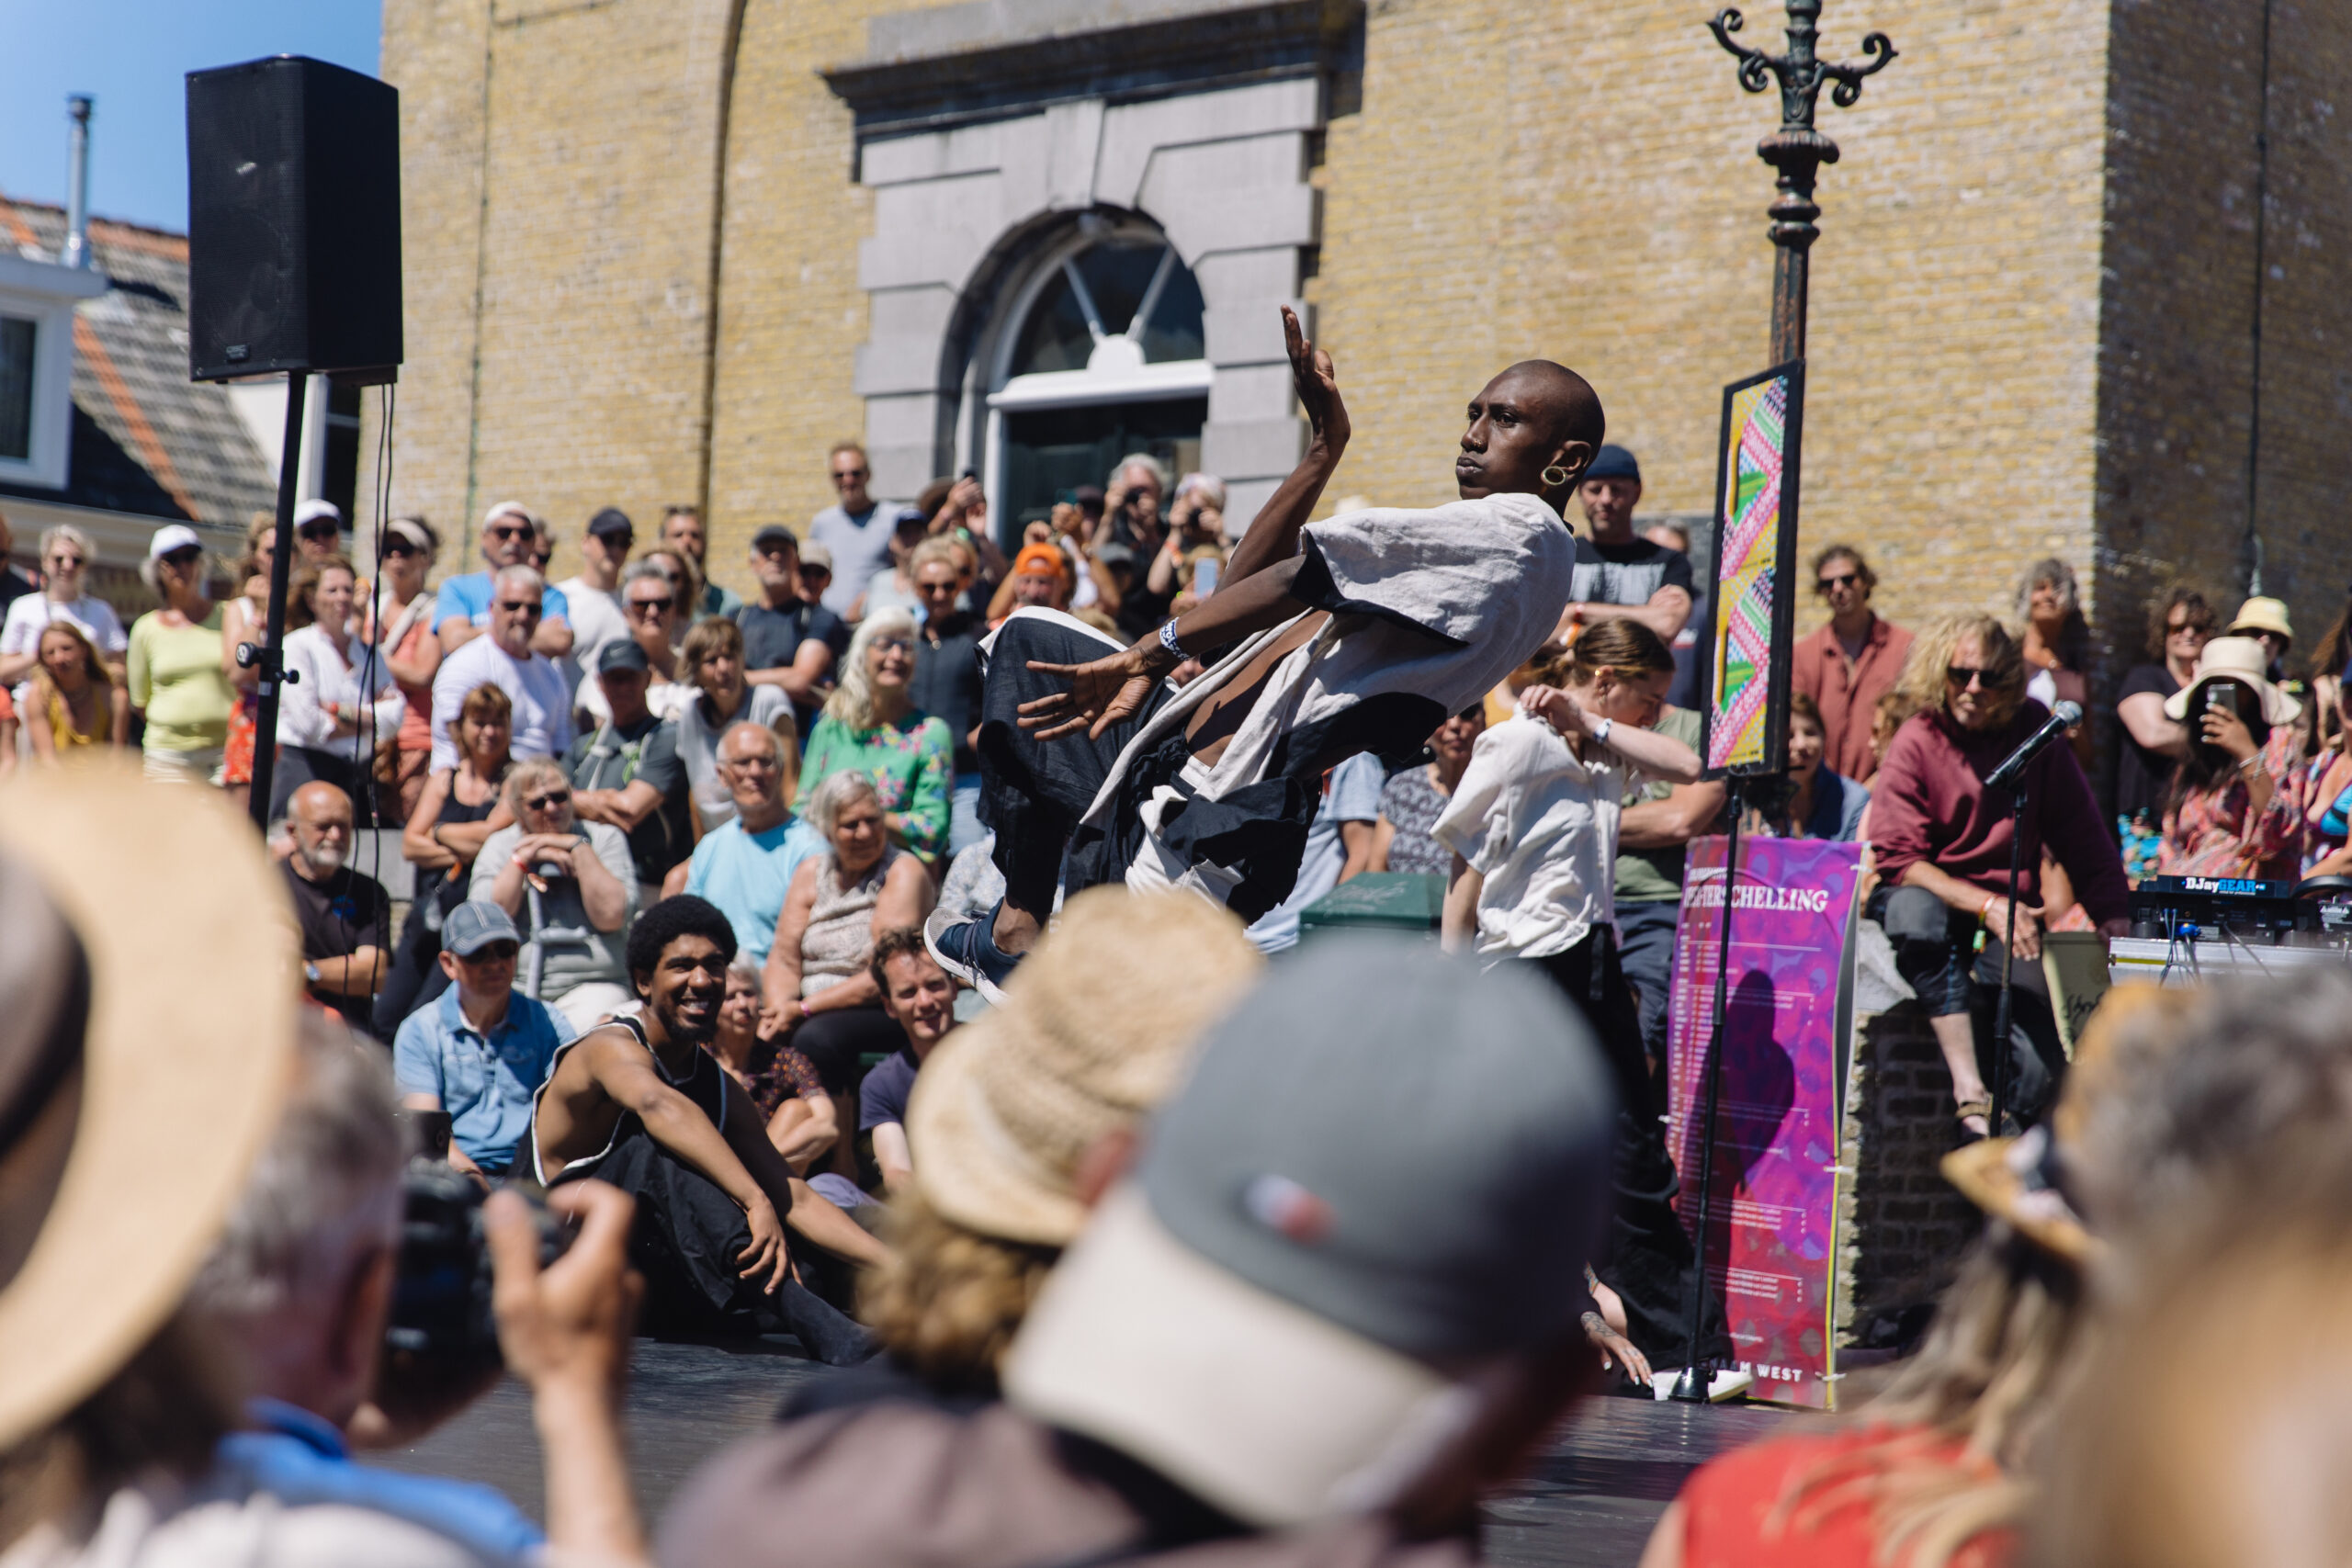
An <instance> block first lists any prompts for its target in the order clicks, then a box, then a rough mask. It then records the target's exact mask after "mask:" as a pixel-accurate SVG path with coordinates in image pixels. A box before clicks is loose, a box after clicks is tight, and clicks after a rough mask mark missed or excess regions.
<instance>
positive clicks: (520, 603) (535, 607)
mask: <svg viewBox="0 0 2352 1568" xmlns="http://www.w3.org/2000/svg"><path fill="white" fill-rule="evenodd" d="M498 607H499V608H500V609H502V610H505V611H509V612H515V613H528V614H530V615H537V614H538V613H539V602H538V601H537V599H501V600H500V601H499V602H498Z"/></svg>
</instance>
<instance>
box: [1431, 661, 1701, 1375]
mask: <svg viewBox="0 0 2352 1568" xmlns="http://www.w3.org/2000/svg"><path fill="white" fill-rule="evenodd" d="M1673 680H1674V655H1673V652H1672V651H1671V650H1670V649H1668V647H1667V645H1666V644H1665V643H1664V642H1663V641H1661V640H1660V639H1659V637H1658V636H1657V633H1656V632H1654V631H1652V630H1650V628H1649V627H1647V626H1644V625H1642V624H1641V623H1640V622H1639V621H1634V620H1630V619H1620V620H1611V621H1602V622H1600V624H1598V625H1596V626H1589V627H1587V628H1586V629H1585V631H1584V633H1583V635H1582V636H1580V637H1577V641H1576V646H1575V648H1574V649H1573V650H1572V651H1571V652H1570V653H1569V654H1568V655H1566V656H1564V657H1561V658H1555V659H1554V660H1550V661H1548V664H1547V666H1546V667H1545V668H1544V671H1543V672H1542V673H1541V674H1540V675H1539V678H1538V683H1537V684H1535V685H1532V686H1530V687H1528V688H1527V689H1526V691H1524V692H1523V693H1521V695H1520V702H1519V709H1520V711H1519V713H1518V714H1517V715H1515V716H1512V717H1511V718H1510V719H1507V720H1505V721H1504V722H1503V723H1501V724H1498V725H1497V726H1495V727H1494V728H1492V729H1489V730H1487V732H1486V733H1485V734H1484V735H1481V736H1480V737H1479V738H1478V744H1477V747H1476V750H1473V751H1472V752H1471V754H1470V766H1469V767H1468V768H1466V769H1465V770H1464V772H1463V774H1462V782H1461V783H1460V784H1456V785H1454V786H1453V797H1452V798H1451V799H1450V800H1449V801H1447V803H1446V807H1445V810H1444V812H1443V813H1442V815H1440V817H1439V818H1438V819H1437V821H1436V823H1435V824H1434V825H1433V826H1432V827H1431V828H1430V833H1431V834H1432V835H1433V836H1434V837H1435V838H1436V839H1437V840H1438V842H1440V843H1442V844H1443V845H1445V846H1446V847H1447V848H1448V849H1450V850H1452V851H1453V853H1454V863H1453V881H1452V883H1451V884H1450V885H1449V886H1448V887H1447V890H1446V898H1445V915H1444V925H1443V934H1444V941H1445V945H1446V946H1447V947H1448V948H1450V949H1453V950H1455V951H1460V950H1461V949H1463V948H1464V947H1474V948H1475V950H1476V952H1477V953H1478V954H1479V955H1480V957H1481V958H1482V959H1484V960H1485V961H1486V962H1487V964H1489V965H1491V964H1498V963H1500V962H1502V961H1503V960H1504V959H1506V958H1515V959H1519V960H1521V961H1524V962H1526V963H1530V964H1535V965H1536V966H1538V967H1539V968H1541V969H1542V970H1543V971H1544V975H1545V976H1548V977H1549V978H1550V979H1551V980H1552V982H1553V983H1554V984H1555V985H1556V986H1558V987H1560V989H1561V990H1562V991H1563V992H1564V993H1566V996H1567V998H1568V1000H1569V1001H1570V1002H1571V1003H1573V1004H1574V1005H1575V1006H1576V1007H1577V1010H1579V1011H1581V1012H1582V1013H1583V1014H1584V1016H1585V1019H1586V1021H1588V1022H1589V1023H1590V1024H1591V1025H1592V1032H1593V1033H1594V1034H1595V1035H1596V1036H1597V1037H1598V1038H1599V1040H1600V1048H1601V1055H1604V1056H1606V1057H1608V1059H1609V1065H1610V1067H1611V1070H1612V1071H1613V1073H1614V1074H1615V1076H1616V1079H1617V1096H1618V1101H1619V1117H1618V1123H1617V1149H1616V1157H1615V1163H1614V1167H1613V1169H1612V1171H1611V1179H1612V1181H1613V1183H1614V1185H1615V1187H1616V1193H1617V1198H1616V1203H1615V1205H1614V1209H1613V1213H1612V1217H1611V1233H1610V1237H1611V1239H1610V1254H1609V1257H1608V1258H1606V1259H1605V1260H1603V1261H1601V1262H1600V1263H1598V1264H1597V1265H1596V1269H1595V1271H1596V1272H1597V1273H1598V1274H1599V1276H1600V1281H1601V1283H1602V1284H1604V1285H1606V1286H1608V1287H1609V1289H1611V1291H1613V1292H1616V1294H1617V1298H1618V1301H1619V1302H1620V1303H1622V1304H1623V1308H1624V1314H1625V1332H1626V1335H1627V1337H1630V1338H1631V1339H1632V1340H1633V1341H1634V1345H1635V1346H1636V1347H1638V1348H1640V1349H1641V1351H1642V1353H1643V1354H1644V1355H1645V1356H1646V1357H1647V1358H1648V1359H1650V1360H1651V1361H1652V1362H1654V1363H1657V1364H1658V1365H1661V1366H1667V1365H1676V1366H1679V1364H1680V1363H1681V1361H1682V1359H1683V1355H1684V1352H1685V1350H1686V1349H1687V1348H1688V1344H1689V1335H1690V1322H1691V1318H1690V1313H1691V1297H1690V1291H1691V1275H1692V1271H1693V1262H1694V1258H1693V1254H1692V1250H1691V1240H1690V1237H1689V1236H1688V1235H1686V1234H1685V1233H1684V1231H1683V1229H1682V1224H1681V1222H1680V1220H1679V1219H1678V1218H1677V1217H1676V1215H1675V1213H1674V1208H1673V1199H1674V1194H1675V1190H1676V1185H1677V1181H1676V1174H1675V1168H1674V1162H1673V1160H1672V1159H1671V1158H1670V1157H1669V1156H1668V1153H1667V1147H1666V1134H1665V1129H1664V1126H1663V1123H1662V1122H1661V1113H1662V1112H1663V1111H1665V1110H1666V1097H1665V1094H1664V1092H1663V1089H1662V1086H1660V1085H1659V1084H1658V1082H1657V1079H1656V1078H1654V1077H1652V1076H1651V1074H1650V1071H1649V1064H1648V1062H1647V1060H1646V1059H1645V1056H1644V1054H1643V1050H1642V1024H1641V1017H1640V1014H1639V1013H1638V1012H1637V1011H1636V1010H1635V1009H1634V996H1633V993H1632V992H1631V991H1630V990H1629V989H1628V988H1627V987H1626V983H1625V975H1624V971H1623V969H1622V968H1620V967H1619V965H1618V962H1617V942H1616V931H1615V925H1616V919H1617V910H1616V897H1615V888H1616V867H1617V825H1618V816H1619V809H1620V807H1619V803H1620V802H1621V801H1622V800H1623V798H1624V795H1625V792H1626V790H1627V789H1628V788H1629V787H1632V786H1633V785H1634V784H1638V783H1641V782H1642V781H1643V780H1645V779H1660V780H1664V781H1666V782H1668V783H1669V784H1695V783H1696V782H1698V779H1699V776H1700V773H1701V766H1700V761H1699V757H1698V754H1697V753H1696V752H1694V751H1692V750H1691V748H1690V747H1688V746H1685V745H1684V744H1683V743H1682V742H1681V741H1679V740H1677V739H1674V738H1673V737H1671V736H1667V735H1660V734H1658V733H1657V731H1655V730H1654V729H1652V728H1650V726H1652V725H1654V724H1656V723H1657V716H1658V713H1659V711H1660V710H1661V709H1662V708H1664V707H1665V705H1666V690H1667V687H1668V685H1669V684H1671V683H1672V682H1673ZM1605 1305H1606V1303H1604V1306H1605ZM1730 1351H1731V1343H1730V1340H1729V1338H1728V1337H1727V1336H1725V1335H1724V1333H1723V1314H1722V1309H1721V1307H1720V1305H1719V1304H1718V1303H1714V1302H1713V1301H1712V1300H1711V1301H1710V1303H1708V1318H1707V1322H1706V1327H1705V1332H1704V1333H1703V1334H1702V1338H1701V1344H1700V1353H1701V1354H1702V1356H1712V1357H1716V1358H1727V1357H1728V1356H1729V1354H1730Z"/></svg>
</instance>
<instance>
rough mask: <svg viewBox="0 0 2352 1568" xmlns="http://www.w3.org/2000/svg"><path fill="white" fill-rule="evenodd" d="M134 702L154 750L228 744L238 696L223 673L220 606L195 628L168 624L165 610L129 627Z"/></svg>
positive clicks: (131, 690)
mask: <svg viewBox="0 0 2352 1568" xmlns="http://www.w3.org/2000/svg"><path fill="white" fill-rule="evenodd" d="M127 657H128V660H129V664H130V705H131V706H132V707H135V708H144V709H145V710H146V713H147V739H146V748H147V750H150V751H207V750H211V749H212V748H213V747H216V746H225V745H227V744H228V743H229V710H230V709H232V708H233V707H235V706H236V705H237V694H236V693H235V692H234V691H233V690H232V689H231V687H230V685H229V677H228V676H226V675H224V674H222V673H221V672H220V605H218V604H215V605H213V606H212V613H211V614H210V615H207V616H205V618H204V619H203V621H202V622H200V623H199V624H198V625H195V626H185V625H183V626H165V625H164V613H163V612H162V611H161V610H150V611H148V612H147V613H146V614H145V615H141V616H140V617H139V618H138V619H137V620H136V621H133V622H132V623H131V625H130V653H129V655H128V656H127Z"/></svg>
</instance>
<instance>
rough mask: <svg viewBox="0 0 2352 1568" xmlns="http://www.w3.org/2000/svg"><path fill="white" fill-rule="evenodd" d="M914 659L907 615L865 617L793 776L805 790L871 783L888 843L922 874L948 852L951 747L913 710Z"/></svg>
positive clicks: (941, 729) (937, 725)
mask: <svg viewBox="0 0 2352 1568" xmlns="http://www.w3.org/2000/svg"><path fill="white" fill-rule="evenodd" d="M916 657H917V654H916V636H915V621H914V617H913V616H912V615H909V614H908V613H907V612H906V611H904V610H880V611H876V613H875V614H873V615H868V616H867V617H866V618H865V621H864V622H862V623H861V624H860V625H859V626H858V628H857V635H856V636H855V637H852V638H851V639H850V644H849V654H848V657H847V658H845V659H843V660H842V679H841V684H840V685H839V686H838V687H837V688H835V689H834V692H833V694H832V695H831V696H830V697H828V698H826V699H825V712H824V716H823V717H821V718H820V719H818V720H817V728H814V729H812V730H810V731H809V744H808V746H807V747H806V748H805V749H804V750H803V752H802V755H801V765H800V772H801V777H802V779H803V780H804V781H806V784H807V786H808V787H811V788H813V787H815V786H816V785H818V784H822V783H823V782H824V781H825V780H826V779H827V778H830V777H831V776H832V775H833V774H835V773H845V772H848V773H860V774H863V775H864V776H865V778H866V779H868V780H870V781H871V782H872V783H873V785H874V788H875V791H876V795H877V797H878V798H879V799H880V800H881V802H882V811H883V825H884V827H885V829H887V830H888V834H889V837H890V841H891V842H892V843H895V844H899V845H902V846H904V847H905V848H906V849H908V850H910V851H911V852H913V853H914V854H915V856H916V857H917V858H918V859H919V860H920V861H921V862H922V865H923V866H924V868H925V869H929V867H930V866H931V865H932V864H933V863H935V862H937V861H938V860H939V859H940V858H941V857H942V856H943V855H944V854H945V852H946V850H947V825H948V813H949V800H948V790H949V786H950V785H951V784H952V783H953V782H954V779H955V752H956V747H955V739H954V738H953V737H952V736H950V735H949V733H948V730H947V726H946V724H945V722H944V721H943V720H941V719H938V718H934V717H933V716H931V715H929V714H926V713H924V712H923V711H922V709H920V708H918V707H916V706H915V702H914V677H915V662H916Z"/></svg>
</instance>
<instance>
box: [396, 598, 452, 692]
mask: <svg viewBox="0 0 2352 1568" xmlns="http://www.w3.org/2000/svg"><path fill="white" fill-rule="evenodd" d="M426 614H428V615H429V614H431V612H430V611H427V612H426ZM384 668H385V669H387V670H389V671H391V672H392V679H393V680H395V681H400V682H405V683H407V684H409V685H412V686H424V687H428V688H429V687H430V686H431V685H432V684H433V677H434V676H435V675H438V674H439V673H441V644H440V641H439V639H437V638H435V637H433V636H431V635H430V634H427V635H426V636H424V637H418V638H417V639H416V654H415V657H413V658H408V659H403V658H401V656H400V655H399V654H396V653H394V652H392V651H391V650H390V649H385V650H384Z"/></svg>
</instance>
